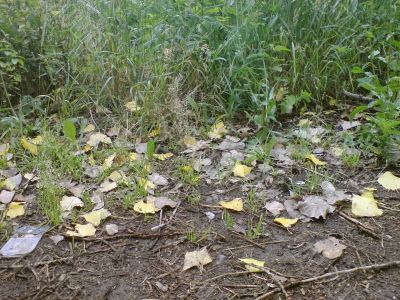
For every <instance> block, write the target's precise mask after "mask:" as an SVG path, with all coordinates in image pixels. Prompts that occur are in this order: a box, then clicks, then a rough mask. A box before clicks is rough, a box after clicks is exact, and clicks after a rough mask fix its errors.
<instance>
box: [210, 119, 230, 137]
mask: <svg viewBox="0 0 400 300" xmlns="http://www.w3.org/2000/svg"><path fill="white" fill-rule="evenodd" d="M227 133H228V130H227V129H226V127H225V124H224V123H223V122H217V123H215V124H214V125H213V126H212V127H211V130H210V131H209V132H208V137H209V138H210V139H220V138H222V137H223V136H224V135H225V134H227Z"/></svg>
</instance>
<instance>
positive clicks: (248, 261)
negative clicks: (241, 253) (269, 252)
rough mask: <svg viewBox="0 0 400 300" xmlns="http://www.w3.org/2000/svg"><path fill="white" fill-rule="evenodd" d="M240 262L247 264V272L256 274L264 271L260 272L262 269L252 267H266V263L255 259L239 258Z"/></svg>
mask: <svg viewBox="0 0 400 300" xmlns="http://www.w3.org/2000/svg"><path fill="white" fill-rule="evenodd" d="M239 260H240V261H241V262H244V263H245V264H246V265H245V268H246V269H247V271H249V272H254V273H257V272H262V270H260V269H258V268H256V267H253V266H251V265H256V266H259V267H264V265H265V261H261V260H257V259H254V258H239ZM250 264H251V265H250Z"/></svg>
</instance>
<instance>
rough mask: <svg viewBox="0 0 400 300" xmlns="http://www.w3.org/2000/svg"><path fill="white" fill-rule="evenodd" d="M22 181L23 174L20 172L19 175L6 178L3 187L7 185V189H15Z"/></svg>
mask: <svg viewBox="0 0 400 300" xmlns="http://www.w3.org/2000/svg"><path fill="white" fill-rule="evenodd" d="M21 182H22V175H21V174H19V173H18V174H17V175H15V176H13V177H10V178H7V179H6V180H4V181H3V187H5V188H6V189H8V190H10V191H13V190H15V189H16V188H17V187H19V185H20V184H21Z"/></svg>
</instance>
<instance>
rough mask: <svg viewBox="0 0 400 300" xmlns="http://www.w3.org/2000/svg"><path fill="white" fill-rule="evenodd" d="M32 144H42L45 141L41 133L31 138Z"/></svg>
mask: <svg viewBox="0 0 400 300" xmlns="http://www.w3.org/2000/svg"><path fill="white" fill-rule="evenodd" d="M31 142H32V144H34V145H36V146H37V145H40V144H42V143H43V137H42V136H41V135H38V136H36V137H34V138H33V139H31Z"/></svg>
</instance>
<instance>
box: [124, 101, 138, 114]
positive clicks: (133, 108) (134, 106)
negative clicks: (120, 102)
mask: <svg viewBox="0 0 400 300" xmlns="http://www.w3.org/2000/svg"><path fill="white" fill-rule="evenodd" d="M125 107H126V108H127V109H128V110H129V111H130V112H135V111H139V110H140V106H139V105H138V104H137V102H136V100H133V101H130V102H128V103H126V104H125Z"/></svg>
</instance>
